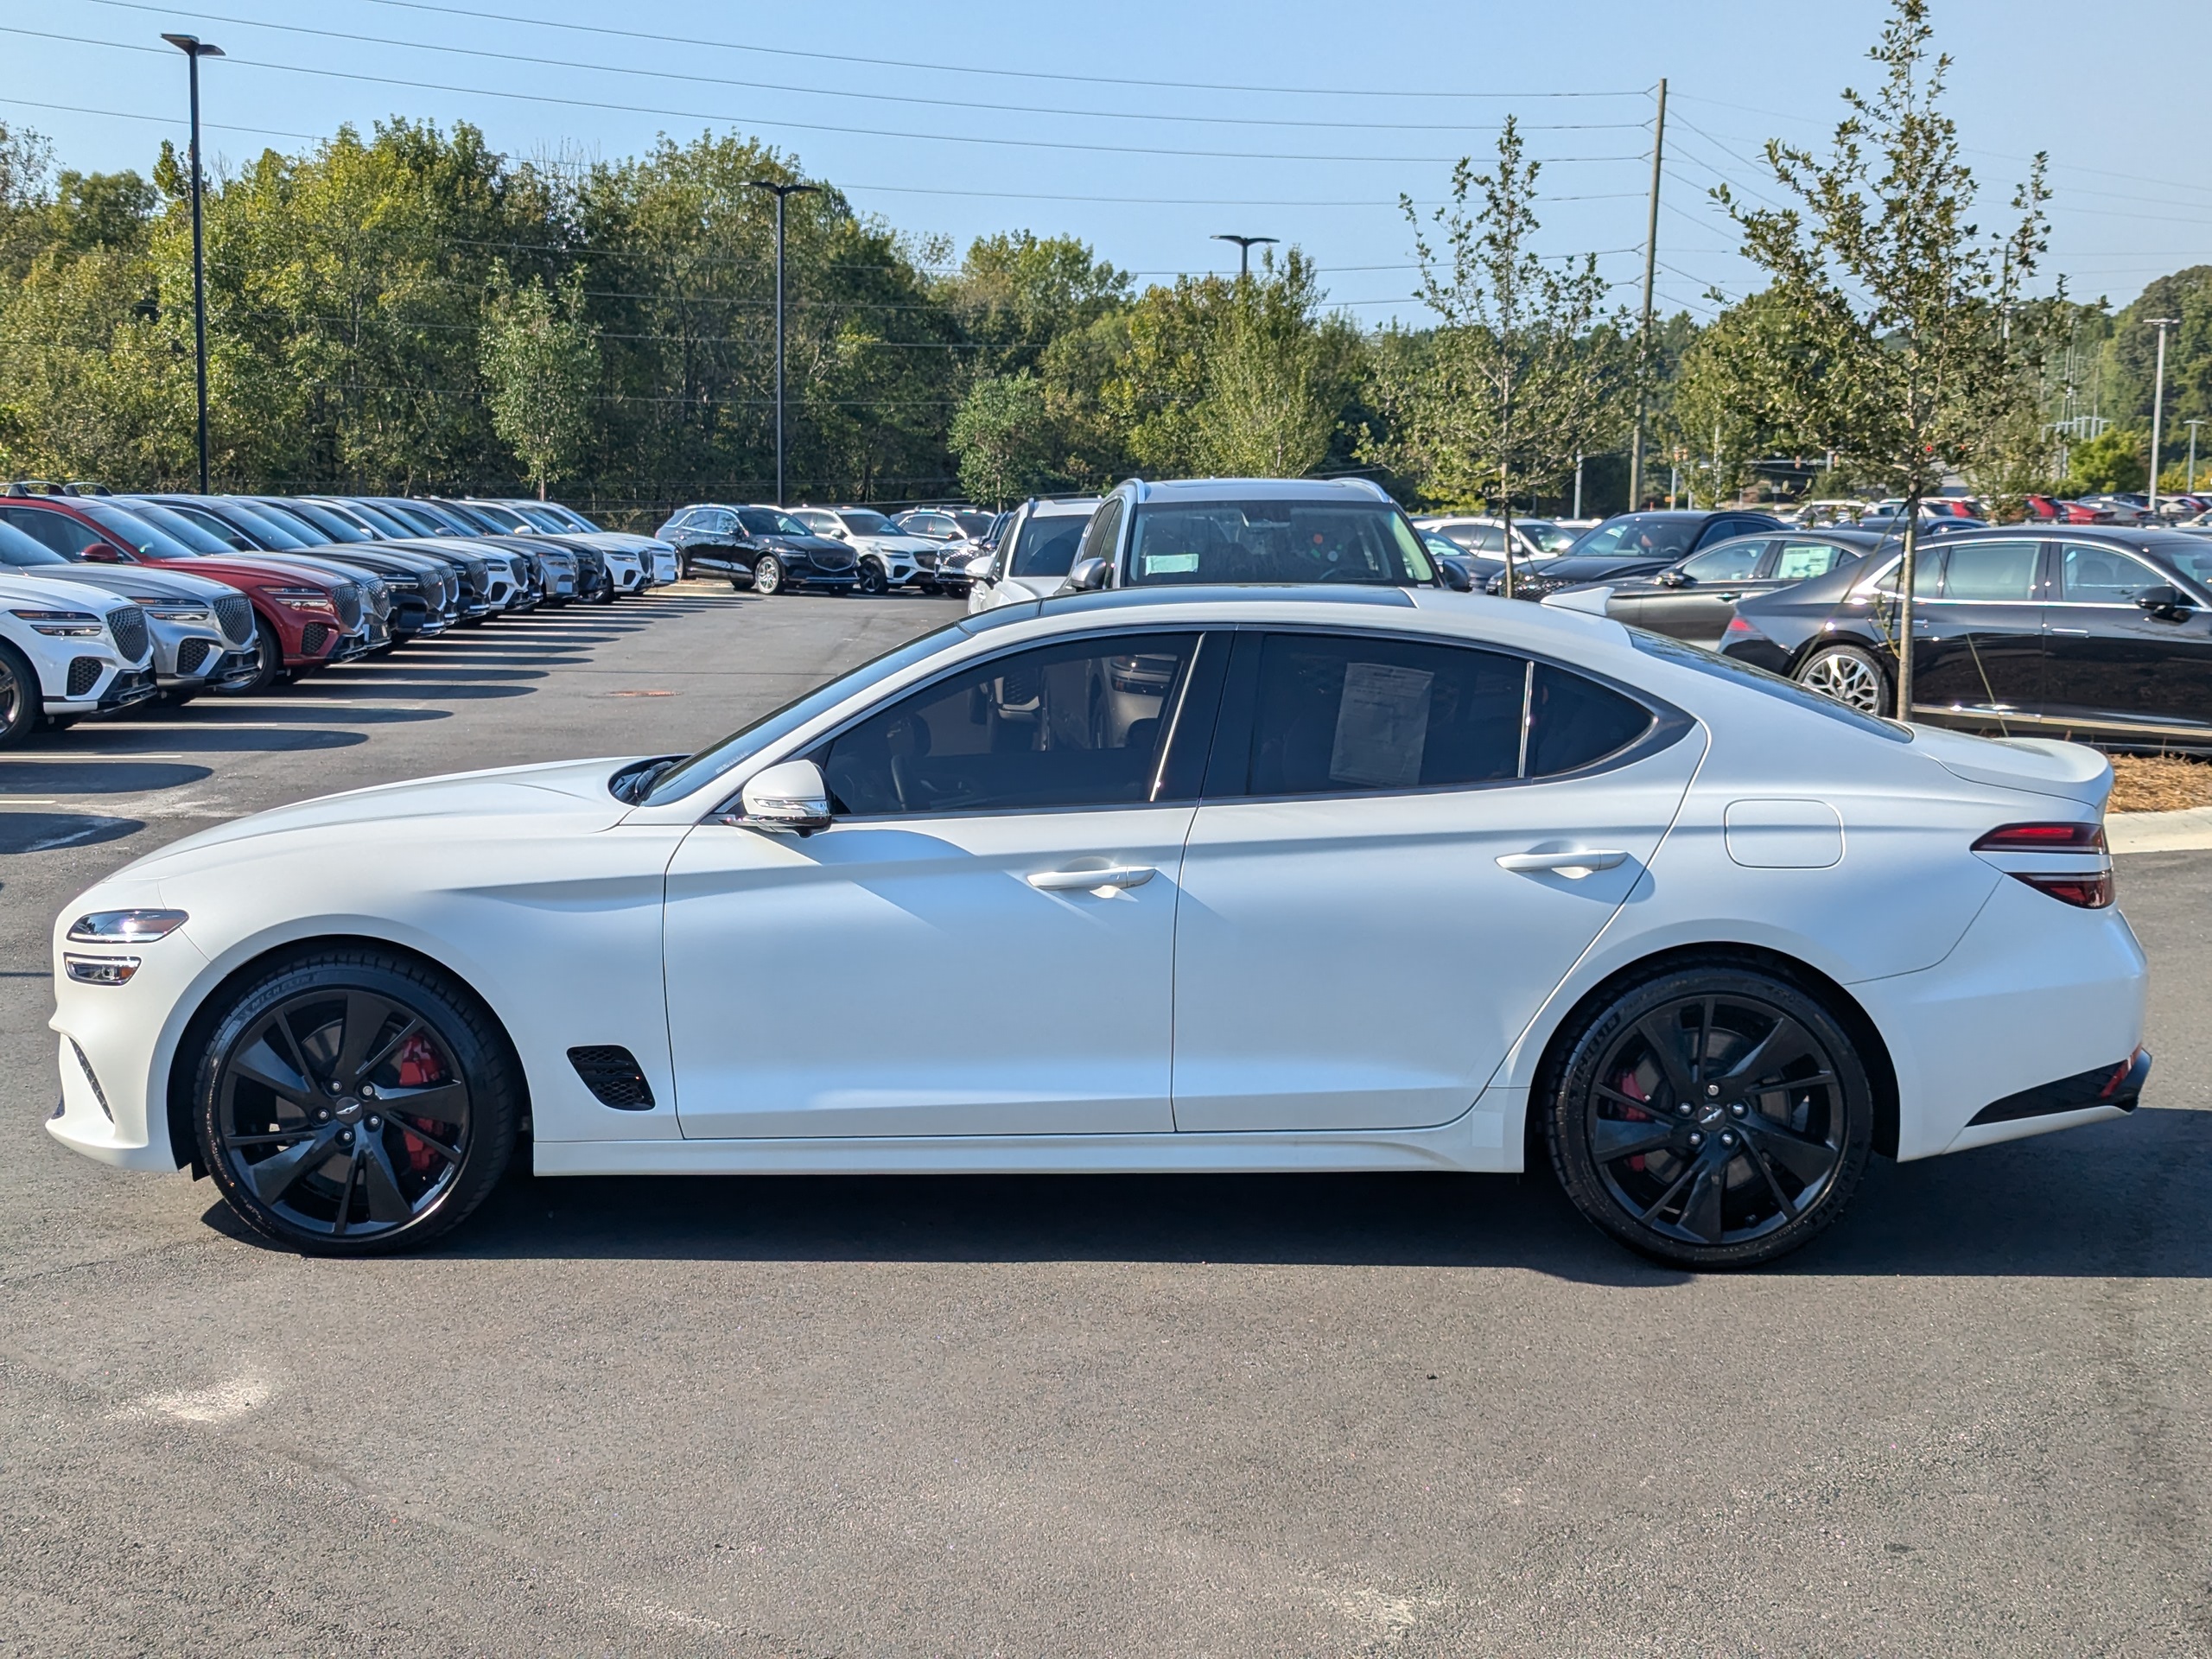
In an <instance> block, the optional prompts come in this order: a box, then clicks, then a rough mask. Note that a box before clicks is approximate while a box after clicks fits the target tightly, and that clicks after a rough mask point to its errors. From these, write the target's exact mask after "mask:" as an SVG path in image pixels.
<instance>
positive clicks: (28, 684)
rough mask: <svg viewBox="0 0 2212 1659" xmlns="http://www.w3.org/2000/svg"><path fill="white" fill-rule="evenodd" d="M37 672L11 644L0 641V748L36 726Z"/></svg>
mask: <svg viewBox="0 0 2212 1659" xmlns="http://www.w3.org/2000/svg"><path fill="white" fill-rule="evenodd" d="M42 700H43V699H42V698H41V695H40V692H39V688H38V674H37V671H35V670H34V669H33V668H32V667H31V665H30V664H29V663H28V662H26V661H25V660H24V659H23V654H22V652H19V651H17V650H16V648H15V647H14V646H13V645H0V749H11V748H13V747H15V746H16V744H18V743H20V742H22V741H23V740H24V739H25V738H27V737H29V735H30V734H32V733H33V732H35V731H36V730H37V729H38V728H39V723H40V721H39V715H40V713H41V709H40V707H39V705H40V703H41V701H42Z"/></svg>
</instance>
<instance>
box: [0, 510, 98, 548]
mask: <svg viewBox="0 0 2212 1659" xmlns="http://www.w3.org/2000/svg"><path fill="white" fill-rule="evenodd" d="M0 522H5V523H7V524H13V525H14V526H15V527H16V529H17V530H20V531H22V532H23V533H24V534H25V535H26V536H29V537H32V538H33V539H34V540H35V541H37V542H39V543H41V544H43V545H44V546H47V547H50V548H52V549H53V550H54V551H55V552H56V553H59V554H60V555H61V556H62V557H63V558H65V559H73V558H75V557H76V556H78V555H79V554H80V553H82V552H83V551H84V550H86V548H88V547H98V546H99V545H100V537H99V533H98V532H97V531H94V530H93V529H92V526H91V525H89V524H79V523H78V522H77V521H76V520H75V519H74V518H70V517H68V516H67V514H65V513H59V512H41V511H40V510H39V509H38V508H36V507H0Z"/></svg>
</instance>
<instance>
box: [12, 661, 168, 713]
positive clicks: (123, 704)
mask: <svg viewBox="0 0 2212 1659" xmlns="http://www.w3.org/2000/svg"><path fill="white" fill-rule="evenodd" d="M161 689H162V688H161V683H160V682H159V681H157V680H156V679H155V677H154V671H153V670H152V668H150V667H148V668H125V669H121V670H118V671H115V672H113V673H111V674H109V675H107V676H105V677H104V678H103V679H101V680H99V681H96V682H95V683H94V686H93V690H92V691H90V692H89V693H87V694H86V696H81V697H46V698H43V699H42V700H41V705H40V706H41V708H42V709H44V711H45V712H46V713H47V714H48V715H54V716H57V717H60V718H62V719H80V718H82V717H83V716H85V715H111V714H114V713H116V712H117V711H118V709H130V708H133V707H136V706H137V704H139V703H142V702H146V701H147V700H148V699H149V698H151V697H154V696H159V695H160V692H161Z"/></svg>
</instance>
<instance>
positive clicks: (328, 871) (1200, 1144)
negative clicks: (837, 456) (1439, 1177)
mask: <svg viewBox="0 0 2212 1659" xmlns="http://www.w3.org/2000/svg"><path fill="white" fill-rule="evenodd" d="M2110 784H2111V771H2110V768H2109V767H2108V766H2107V764H2106V762H2105V760H2103V759H2102V757H2101V756H2099V755H2097V754H2095V753H2092V752H2091V751H2089V750H2088V749H2085V748H2080V747H2074V746H2071V745H2069V744H2065V743H2058V742H2049V741H2036V740H2024V741H2013V742H1991V741H1983V740H1980V739H1978V738H1972V737H1966V736H1961V735H1958V734H1951V733H1947V732H1942V731H1937V730H1933V729H1929V728H1907V727H1904V726H1901V725H1896V724H1893V723H1891V722H1889V721H1881V720H1876V719H1873V718H1871V717H1869V716H1866V715H1860V714H1858V713H1856V712H1854V711H1853V710H1850V709H1845V708H1843V707H1842V706H1840V704H1837V703H1834V702H1830V701H1829V700H1827V698H1825V697H1821V696H1815V695H1813V694H1811V693H1808V692H1807V691H1805V690H1802V689H1801V688H1799V687H1796V686H1794V685H1792V684H1790V683H1788V682H1786V681H1783V680H1779V679H1776V678H1772V677H1768V676H1765V675H1763V674H1760V673H1758V672H1757V671H1753V670H1750V669H1746V668H1743V667H1741V666H1739V665H1738V664H1731V663H1728V662H1726V661H1724V660H1722V659H1720V658H1716V657H1713V656H1712V655H1710V654H1708V653H1707V652H1701V651H1699V650H1696V649H1694V648H1693V647H1690V646H1687V645H1681V644H1678V643H1676V642H1675V641H1672V640H1669V639H1662V638H1659V637H1657V636H1655V635H1650V634H1643V633H1638V632H1634V631H1631V630H1630V629H1628V628H1625V627H1624V626H1621V625H1619V624H1618V623H1616V622H1611V621H1609V620H1605V619H1604V618H1601V617H1592V616H1586V615H1580V614H1575V613H1563V612H1556V611H1553V610H1549V609H1547V608H1544V607H1538V606H1534V605H1524V604H1518V603H1510V602H1506V601H1497V600H1491V599H1485V598H1483V597H1481V596H1478V595H1471V594H1453V593H1449V592H1445V591H1441V590H1432V589H1401V588H1353V587H1344V586H1332V587H1330V588H1326V589H1317V588H1287V589H1268V588H1178V589H1173V590H1170V591H1166V592H1154V591H1150V590H1145V589H1135V590H1130V591H1126V592H1116V593H1104V594H1087V595H1081V596H1071V597H1068V598H1064V599H1054V600H1048V601H1028V602H1026V603H1023V604H1019V605H1008V606H1005V607H1001V608H999V609H996V610H994V611H991V612H989V613H983V614H978V615H974V616H970V617H968V618H967V619H965V620H963V621H961V622H959V623H957V624H956V625H954V626H950V627H948V628H945V629H944V630H942V631H941V632H936V633H932V634H930V635H928V636H927V637H925V638H924V639H918V640H915V641H913V642H912V643H911V644H909V645H905V646H902V647H900V648H899V649H898V650H896V651H893V652H890V653H889V654H888V655H886V656H884V657H881V658H877V659H876V660H875V661H874V662H872V663H869V664H867V665H865V666H863V667H861V668H859V669H856V670H855V671H852V672H851V673H849V674H847V675H846V676H844V677H842V678H841V679H839V680H836V682H834V683H830V684H829V685H826V686H824V687H823V688H822V689H820V690H816V691H814V692H812V693H810V694H809V695H808V696H804V697H802V698H801V699H799V700H798V702H794V703H792V704H791V705H790V706H788V707H786V708H785V709H780V710H779V711H778V712H776V713H774V714H772V715H768V716H767V717H766V718H765V719H763V720H761V721H758V722H757V723H755V724H754V725H753V726H751V727H749V728H747V729H746V730H744V731H742V732H740V733H739V734H736V735H735V736H734V737H731V738H729V739H728V740H727V741H724V742H722V743H721V744H718V745H717V746H715V747H713V748H710V749H708V750H706V751H705V752H703V753H699V754H696V755H693V756H691V757H690V758H689V759H683V760H670V759H666V758H658V759H635V758H633V759H628V760H620V759H613V760H586V761H575V762H569V763H563V764H559V765H552V766H521V767H512V768H507V769H505V770H500V771H493V772H474V773H470V774H467V775H465V776H460V777H449V778H438V779H429V780H426V781H423V782H419V783H412V784H401V785H390V786H387V787H383V788H376V789H366V790H360V791H355V792H353V793H350V794H345V795H337V796H332V797H329V798H326V799H322V800H317V801H309V802H307V803H304V804H301V805H297V806H292V807H287V808H283V809H282V810H277V811H271V812H264V813H262V814H259V815H258V816H257V817H249V818H245V819H242V820H240V821H238V822H237V823H231V824H227V825H226V826H224V827H222V828H220V829H213V830H208V831H206V832H204V833H202V834H200V835H195V836H189V837H188V838H187V839H185V840H182V841H179V842H175V843H173V844H171V845H170V846H168V847H166V848H163V849H162V850H160V851H159V852H156V853H154V854H151V855H149V856H147V857H145V858H142V859H140V860H139V861H137V862H136V863H134V864H132V865H130V866H129V867H128V868H125V869H124V870H122V871H120V872H118V874H115V875H114V876H112V877H111V878H109V879H108V880H104V881H102V882H100V883H99V885H98V886H96V887H93V888H92V890H91V891H90V892H88V893H86V894H84V895H83V897H82V898H80V899H79V900H78V901H77V902H76V903H75V904H73V906H70V908H69V909H68V910H67V911H66V912H63V914H62V915H61V917H60V918H59V921H58V922H57V924H56V926H55V930H54V976H55V986H56V998H57V1001H58V1002H59V1004H60V1007H59V1012H58V1013H57V1014H55V1016H54V1029H55V1030H56V1031H57V1032H58V1033H60V1071H61V1103H60V1107H59V1108H58V1109H57V1110H56V1112H55V1115H54V1119H53V1121H52V1123H51V1125H50V1127H51V1128H52V1131H53V1133H54V1135H56V1136H58V1137H59V1138H60V1140H62V1141H65V1142H66V1143H67V1144H68V1145H70V1146H72V1147H76V1148H77V1149H78V1150H79V1151H80V1152H83V1153H86V1154H89V1155H90V1156H92V1157H95V1158H99V1159H102V1160H106V1161H107V1162H110V1163H112V1164H117V1165H121V1166H125V1167H128V1168H132V1169H143V1170H174V1169H176V1168H178V1167H179V1166H184V1165H190V1166H192V1168H193V1170H194V1173H195V1174H200V1173H205V1174H207V1175H209V1176H212V1177H213V1179H214V1180H215V1182H216V1184H217V1185H218V1186H219V1188H220V1190H221V1192H222V1193H223V1195H224V1197H225V1198H226V1200H227V1201H228V1202H229V1204H230V1205H231V1207H232V1209H233V1210H234V1211H236V1212H237V1213H238V1217H240V1218H241V1219H242V1220H243V1221H244V1222H245V1224H247V1225H248V1226H250V1227H251V1228H253V1229H255V1230H257V1231H259V1232H260V1233H262V1234H264V1235H265V1236H268V1237H270V1238H272V1239H275V1240H277V1241H280V1242H282V1243H285V1244H287V1245H289V1246H292V1247H296V1248H298V1249H306V1250H315V1251H328V1252H365V1251H372V1250H383V1249H395V1248H399V1247H403V1246H405V1245H409V1244H412V1243H418V1242H420V1241H422V1240H424V1239H427V1238H429V1237H431V1236H434V1235H435V1234H437V1233H439V1232H441V1231H442V1230H445V1229H446V1228H448V1227H450V1226H452V1225H453V1224H455V1223H456V1222H458V1221H460V1220H461V1218H462V1217H464V1216H466V1215H467V1213H468V1212H469V1211H470V1210H471V1209H472V1208H473V1207H474V1205H476V1204H477V1203H478V1202H479V1201H480V1200H481V1199H482V1198H484V1196H485V1194H486V1192H488V1191H489V1190H490V1189H491V1187H492V1185H493V1183H494V1182H495V1181H496V1180H497V1179H499V1175H500V1173H501V1170H502V1168H503V1166H505V1164H506V1163H507V1161H508V1160H509V1158H510V1156H511V1154H512V1153H513V1151H514V1149H515V1147H516V1146H517V1143H518V1136H520V1135H524V1134H525V1133H526V1134H527V1136H528V1141H527V1144H528V1147H529V1155H530V1157H531V1163H532V1166H533V1167H534V1168H535V1170H536V1171H537V1173H539V1174H541V1175H585V1174H654V1173H664V1174H697V1173H713V1172H724V1173H751V1174H763V1173H779V1174H798V1173H816V1172H833V1171H834V1172H840V1173H850V1172H893V1173H895V1172H901V1171H931V1172H950V1171H1084V1172H1096V1171H1115V1170H1130V1171H1135V1170H1142V1171H1172V1170H1189V1171H1198V1170H1206V1171H1224V1170H1274V1171H1300V1170H1354V1169H1357V1170H1469V1171H1513V1170H1518V1169H1521V1168H1522V1166H1523V1160H1525V1159H1528V1158H1530V1157H1536V1158H1547V1157H1548V1159H1549V1160H1550V1161H1551V1163H1552V1165H1553V1166H1554V1168H1555V1170H1556V1171H1557V1173H1558V1175H1559V1178H1560V1181H1561V1182H1562V1183H1563V1185H1564V1186H1565V1189H1566V1191H1567V1193H1568V1195H1569V1196H1570V1197H1571V1198H1572V1199H1573V1202H1574V1203H1575V1204H1576V1205H1578V1206H1579V1207H1580V1209H1581V1211H1583V1213H1584V1214H1585V1215H1586V1216H1587V1217H1589V1219H1590V1220H1591V1221H1592V1222H1593V1223H1594V1224H1597V1225H1598V1226H1599V1227H1600V1228H1603V1229H1604V1230H1606V1231H1607V1232H1609V1233H1611V1234H1612V1235H1613V1236H1615V1237H1617V1238H1618V1239H1619V1240H1621V1241H1622V1242H1623V1243H1626V1244H1628V1245H1630V1247H1632V1248H1634V1249H1638V1250H1641V1251H1643V1252H1645V1253H1646V1254H1648V1255H1652V1256H1655V1257H1658V1258H1660V1259H1662V1260H1665V1261H1668V1262H1675V1263H1681V1264H1684V1265H1688V1266H1692V1267H1700V1268H1704V1267H1713V1268H1719V1267H1735V1266H1743V1265H1747V1264H1751V1263H1756V1262H1764V1261H1766V1260H1769V1259H1770V1258H1772V1257H1774V1256H1776V1255H1779V1254H1781V1253H1782V1252H1783V1251H1785V1250H1788V1249H1791V1248H1793V1247H1795V1246H1796V1245H1798V1244H1801V1243H1803V1242H1804V1241H1805V1240H1806V1239H1807V1238H1808V1237H1810V1236H1812V1235H1813V1234H1815V1233H1816V1232H1818V1231H1820V1230H1821V1229H1822V1228H1824V1227H1825V1226H1827V1224H1829V1223H1830V1222H1832V1221H1834V1219H1835V1217H1837V1215H1838V1214H1839V1213H1840V1211H1842V1209H1843V1208H1844V1206H1845V1205H1846V1203H1847V1201H1848V1199H1849V1198H1850V1197H1851V1193H1852V1191H1853V1187H1854V1186H1855V1185H1857V1183H1858V1181H1859V1177H1860V1173H1861V1172H1862V1170H1863V1169H1864V1167H1865V1165H1866V1160H1867V1157H1868V1156H1869V1154H1871V1153H1875V1152H1879V1153H1883V1154H1888V1155H1891V1156H1893V1157H1897V1158H1900V1159H1906V1158H1925V1157H1929V1156H1931V1155H1933V1154H1937V1153H1943V1152H1955V1151H1958V1150H1960V1149H1961V1148H1964V1147H1977V1146H1985V1145H1987V1144H1989V1143H1990V1142H1993V1141H2004V1140H2008V1139H2011V1138H2012V1137H2014V1136H2018V1135H2034V1134H2038V1133H2041V1132H2043V1131H2044V1130H2048V1129H2056V1128H2068V1127H2070V1126H2073V1125H2075V1124H2081V1123H2087V1122H2095V1121H2098V1120H2100V1119H2104V1118H2110V1117H2115V1116H2119V1115H2120V1114H2121V1113H2123V1112H2126V1111H2128V1110H2130V1109H2133V1107H2134V1105H2135V1103H2136V1100H2137V1097H2138V1096H2139V1093H2140V1090H2141V1089H2142V1086H2143V1079H2144V1077H2145V1072H2146V1071H2147V1070H2148V1067H2149V1058H2148V1056H2147V1055H2145V1053H2144V1052H2143V1050H2142V1048H2141V1046H2140V1039H2141V1034H2142V1029H2143V1011H2144V994H2145V965H2144V957H2143V953H2142V951H2141V950H2140V949H2139V947H2138V945H2137V944H2136V941H2135V938H2134V936H2133V933H2132V932H2131V931H2129V929H2128V926H2127V924H2126V921H2125V920H2124V919H2123V918H2121V916H2120V912H2119V911H2117V910H2116V909H2114V908H2113V907H2112V893H2113V888H2112V865H2111V861H2110V859H2109V858H2108V856H2107V852H2106V849H2105V843H2104V835H2103V828H2102V823H2101V814H2102V810H2103V807H2104V802H2105V798H2106V794H2107V790H2108V789H2109V787H2110ZM939 984H957V985H970V984H995V985H1001V986H1003V987H1005V988H1006V993H1005V994H1006V995H1007V997H1010V998H1012V999H1013V1001H1014V1005H1015V1006H1018V1007H1019V1008H1020V1014H1019V1015H1018V1016H1017V1017H1014V1018H1009V1019H1005V1020H991V1021H984V1022H978V1023H975V1024H962V1023H960V1022H956V1021H948V1020H945V1019H944V1011H943V1009H942V1007H940V1005H939V1003H938V1000H937V999H935V998H933V997H928V996H917V995H913V994H912V992H913V988H914V987H916V986H920V985H939ZM740 990H741V993H742V994H740ZM855 1009H860V1010H865V1011H866V1015H865V1017H864V1018H855V1014H854V1011H855Z"/></svg>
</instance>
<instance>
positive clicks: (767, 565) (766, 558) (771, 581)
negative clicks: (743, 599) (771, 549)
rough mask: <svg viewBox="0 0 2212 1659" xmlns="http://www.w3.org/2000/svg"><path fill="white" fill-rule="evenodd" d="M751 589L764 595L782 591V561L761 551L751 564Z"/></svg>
mask: <svg viewBox="0 0 2212 1659" xmlns="http://www.w3.org/2000/svg"><path fill="white" fill-rule="evenodd" d="M783 591H784V562H783V561H782V560H781V559H779V558H778V557H777V556H775V555H774V554H772V553H763V554H762V555H761V556H760V558H759V559H757V560H756V561H754V563H753V592H754V593H756V594H761V595H762V596H763V597H766V595H768V594H780V593H782V592H783Z"/></svg>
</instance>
